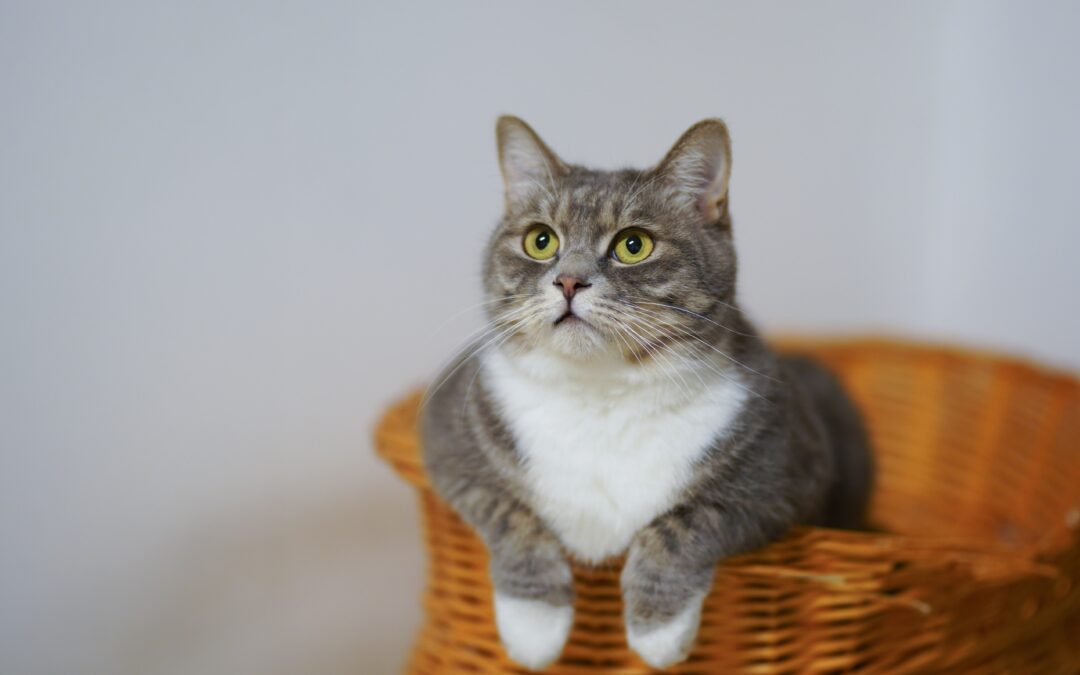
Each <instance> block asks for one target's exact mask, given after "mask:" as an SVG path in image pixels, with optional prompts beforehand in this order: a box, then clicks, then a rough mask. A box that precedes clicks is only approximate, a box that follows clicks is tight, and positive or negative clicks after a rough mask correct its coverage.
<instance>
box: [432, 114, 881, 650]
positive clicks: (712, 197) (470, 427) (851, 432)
mask: <svg viewBox="0 0 1080 675" xmlns="http://www.w3.org/2000/svg"><path fill="white" fill-rule="evenodd" d="M497 138H498V145H499V159H500V163H501V168H502V173H503V177H504V179H505V188H506V193H505V194H506V208H505V213H504V215H503V218H502V221H501V222H500V224H499V225H498V227H497V228H496V229H495V232H494V233H493V234H492V236H491V239H490V242H489V243H488V246H487V251H486V255H485V261H484V268H483V278H484V289H485V293H486V307H487V313H488V317H489V321H490V324H489V327H488V328H489V330H488V332H486V333H485V334H484V336H483V338H482V339H481V340H479V341H477V342H476V344H475V345H474V349H472V350H470V351H471V356H475V357H476V358H471V357H468V358H463V359H458V361H456V362H455V363H453V364H451V366H450V367H449V368H448V369H447V371H446V372H445V373H444V375H443V376H442V378H440V384H439V385H438V387H437V388H435V389H433V391H432V392H431V393H430V395H429V399H428V400H427V401H426V405H425V408H424V412H423V419H422V432H423V452H424V460H425V463H426V466H427V469H428V471H429V473H430V475H431V478H432V481H433V484H434V486H435V489H436V490H437V492H438V493H439V494H440V495H441V496H442V497H443V498H444V499H445V500H446V501H447V502H449V503H450V504H451V505H452V506H453V507H454V509H456V510H457V511H458V513H460V515H461V516H462V518H463V519H464V520H465V521H466V522H468V523H469V524H470V525H471V526H472V527H473V528H475V529H476V531H477V532H478V533H479V534H480V536H481V537H482V539H483V541H484V543H485V544H486V545H487V547H488V549H489V550H490V553H491V576H492V580H493V583H494V587H495V592H496V595H495V617H496V623H497V625H498V629H499V635H500V637H501V638H502V641H503V644H504V645H505V647H506V649H507V651H508V653H509V655H510V656H511V657H512V658H513V659H514V660H515V661H517V662H519V663H521V664H523V665H525V666H528V667H530V668H534V669H537V668H542V667H543V666H545V665H547V664H549V663H550V662H552V661H554V660H555V659H556V658H558V656H559V654H560V653H561V651H562V648H563V645H564V643H565V642H566V638H567V635H568V633H569V631H570V628H571V625H572V623H573V599H574V598H573V594H574V591H573V580H572V577H571V572H570V567H569V565H568V563H567V556H573V557H574V558H576V559H578V560H581V561H584V562H589V563H594V562H599V561H601V560H604V559H606V558H609V557H612V556H618V555H621V554H624V553H625V554H626V560H625V564H624V567H623V571H622V577H621V583H622V593H623V605H624V615H625V620H626V627H627V639H628V641H629V644H630V646H631V647H632V648H633V649H634V650H635V651H636V652H637V653H638V654H639V655H640V656H641V657H642V658H643V659H644V660H645V661H646V662H647V663H649V664H651V665H653V666H656V667H664V666H667V665H670V664H672V663H675V662H678V661H680V660H682V659H684V658H685V657H686V655H687V653H688V652H689V649H690V647H691V646H692V644H693V641H694V637H695V635H696V634H697V628H698V621H699V618H700V614H701V605H702V601H703V599H704V597H705V595H706V593H707V592H708V590H709V587H710V585H711V583H712V578H713V570H714V568H715V566H716V563H717V562H718V561H720V560H722V559H724V558H727V557H728V556H732V555H735V554H739V553H743V552H746V551H750V550H753V549H755V548H758V547H760V546H762V545H764V544H766V543H767V542H769V541H771V540H773V539H775V538H777V537H779V536H781V535H782V534H783V533H784V532H785V531H786V530H787V529H788V528H789V527H790V526H792V525H793V524H796V523H809V524H821V525H830V526H838V527H857V526H859V524H860V523H861V521H862V515H863V511H864V508H865V506H866V502H867V498H868V494H869V490H870V483H871V474H872V469H871V458H870V450H869V447H868V444H867V440H866V435H865V433H864V431H863V427H862V424H861V422H860V419H859V415H858V413H857V412H856V410H855V408H854V406H853V405H852V404H851V402H850V400H849V399H848V398H847V396H846V395H845V394H844V392H843V390H842V389H841V387H840V385H839V384H838V383H837V381H836V380H835V379H834V378H833V377H832V376H831V375H830V374H829V373H828V372H827V371H825V370H824V369H823V368H822V367H821V366H819V365H818V364H816V363H814V362H812V361H810V360H806V359H795V358H788V357H781V356H778V355H776V354H775V353H774V352H772V351H771V350H770V349H769V348H768V346H767V345H766V344H765V343H764V342H763V341H762V340H761V339H760V338H759V337H758V335H757V333H756V331H755V330H754V328H753V326H752V325H751V324H750V323H749V321H748V320H747V319H746V317H745V316H744V315H743V313H742V311H741V310H740V309H739V307H738V305H737V304H736V299H735V277H736V273H735V272H736V259H735V250H734V247H733V244H732V231H731V219H730V216H729V213H728V177H729V176H730V173H731V149H730V142H729V138H728V132H727V128H726V127H725V126H724V124H723V122H721V121H720V120H716V119H710V120H705V121H702V122H699V123H698V124H696V125H694V126H693V127H692V128H690V130H689V131H687V132H686V133H685V134H683V136H682V137H681V138H680V139H679V140H678V142H676V143H675V146H674V147H673V148H672V149H671V150H670V151H669V152H668V154H667V156H666V157H664V159H663V160H662V161H661V162H660V163H659V164H658V165H657V166H655V167H653V168H650V169H647V170H644V171H638V170H631V169H627V170H622V171H593V170H589V169H586V168H583V167H580V166H574V165H570V164H567V163H565V162H563V161H562V160H561V159H559V158H558V157H557V156H556V155H555V154H554V153H553V152H552V151H551V150H550V149H549V148H548V147H547V146H546V145H545V144H544V142H543V141H541V140H540V138H539V136H537V135H536V133H535V132H534V131H533V130H532V129H531V128H529V126H528V125H526V124H525V123H524V122H523V121H521V120H520V119H517V118H514V117H503V118H501V119H499V122H498V125H497Z"/></svg>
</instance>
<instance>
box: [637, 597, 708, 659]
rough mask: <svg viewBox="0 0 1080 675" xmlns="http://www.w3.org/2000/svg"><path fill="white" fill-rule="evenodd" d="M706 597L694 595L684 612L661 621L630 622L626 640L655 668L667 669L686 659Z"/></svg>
mask: <svg viewBox="0 0 1080 675" xmlns="http://www.w3.org/2000/svg"><path fill="white" fill-rule="evenodd" d="M704 599H705V596H704V595H700V596H697V597H695V598H692V599H691V600H690V602H689V603H687V605H686V607H685V608H684V609H683V610H682V611H680V612H679V613H678V614H676V615H675V616H674V617H672V618H671V619H669V620H668V621H664V622H662V623H657V624H648V623H645V624H643V623H641V622H638V621H633V620H631V621H628V622H627V626H626V641H627V642H628V643H629V644H630V648H631V649H633V650H634V651H635V652H637V653H638V656H640V657H641V659H642V660H643V661H644V662H645V663H647V664H649V665H650V666H652V667H653V668H667V667H668V666H670V665H672V664H674V663H678V662H680V661H682V660H684V659H685V658H686V657H687V656H688V655H689V654H690V648H691V647H693V646H694V638H696V637H697V632H698V624H699V623H700V622H701V604H702V602H703V601H704Z"/></svg>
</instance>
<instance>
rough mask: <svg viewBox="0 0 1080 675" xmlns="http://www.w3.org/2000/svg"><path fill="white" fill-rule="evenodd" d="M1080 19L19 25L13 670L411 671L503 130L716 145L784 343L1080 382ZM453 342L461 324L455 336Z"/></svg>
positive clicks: (875, 10)
mask: <svg viewBox="0 0 1080 675" xmlns="http://www.w3.org/2000/svg"><path fill="white" fill-rule="evenodd" d="M1078 30H1080V5H1078V4H1077V3H1069V2H1062V3H1027V2H1024V3H1021V2H1013V3H1001V2H971V3H963V2H914V3H864V2H828V3H794V2H792V3H776V2H764V3H753V4H752V5H751V4H750V3H746V4H731V3H718V2H708V3H680V2H671V3H637V2H619V3H613V2H612V3H572V4H570V3H566V4H560V3H550V2H549V3H524V4H523V3H467V4H460V3H427V4H415V3H412V4H406V3H379V4H375V3H370V4H363V3H300V2H297V3H291V4H273V5H270V4H264V3H216V2H201V3H173V4H171V5H169V4H158V3H147V2H101V3H83V2H49V1H43V2H22V3H13V2H10V1H7V0H5V1H3V2H2V3H0V95H2V106H0V321H2V329H0V448H2V454H0V671H3V672H4V673H53V674H55V673H76V672H77V673H151V672H153V673H229V674H238V673H299V672H303V673H346V672H352V673H383V672H390V671H392V670H394V669H395V668H396V667H397V666H398V665H399V664H400V660H401V658H402V655H403V653H404V650H405V649H406V646H407V644H408V643H409V641H410V639H411V636H412V630H413V628H414V626H415V624H416V621H417V618H418V616H419V608H418V602H417V594H418V589H419V585H420V577H421V573H422V565H423V563H422V558H421V555H420V550H419V545H418V542H417V532H416V528H417V523H416V520H415V512H414V507H413V502H412V495H411V493H410V491H409V490H407V489H406V488H405V487H404V486H403V485H402V484H401V483H400V481H399V480H398V479H397V478H396V477H395V476H394V475H393V474H392V473H391V472H390V471H389V470H387V469H386V468H385V467H384V466H383V465H382V464H380V463H379V462H378V461H377V460H375V459H374V458H373V456H372V449H371V444H370V431H371V427H372V424H373V423H374V421H375V419H376V416H377V414H378V412H379V410H380V409H381V408H382V406H384V405H385V404H386V403H387V402H389V401H391V400H392V399H393V398H394V397H395V396H398V395H400V394H402V393H404V392H406V391H408V390H409V389H410V388H412V387H414V386H417V385H420V384H421V383H423V382H425V381H426V380H427V379H428V378H429V377H430V376H431V374H432V373H433V371H434V369H435V368H436V367H437V366H438V364H439V363H440V362H441V361H442V360H443V359H444V358H445V357H446V356H448V355H449V354H450V353H451V351H452V350H453V348H454V346H455V345H456V344H457V343H459V342H460V341H461V340H462V339H463V338H464V337H465V335H466V334H468V333H469V332H470V331H471V330H472V329H474V328H475V327H477V326H478V323H479V318H478V315H477V314H476V312H474V311H473V312H469V311H466V312H464V313H462V314H460V315H458V316H456V317H454V315H455V313H457V312H458V311H459V310H462V309H465V308H468V307H469V306H470V305H473V304H474V303H476V302H477V301H478V300H479V294H478V269H479V250H480V247H481V244H482V242H483V239H484V237H485V236H486V234H487V232H488V231H489V228H490V227H491V225H492V224H493V222H494V220H495V218H496V217H497V215H498V211H499V208H500V199H501V196H500V190H501V188H500V184H499V180H498V172H497V168H496V164H495V160H494V143H493V131H492V127H493V123H494V119H495V116H496V115H497V114H499V113H502V112H513V113H516V114H519V115H522V116H524V117H525V118H526V119H527V120H529V121H530V122H531V123H533V124H534V126H535V127H536V128H537V129H538V130H539V131H540V133H541V134H543V135H544V136H545V137H546V138H547V140H548V141H549V142H550V143H551V144H552V145H553V146H554V147H555V148H556V149H557V150H558V151H560V152H561V154H563V156H564V157H566V158H567V159H569V160H571V161H581V162H587V163H590V164H594V165H598V166H602V167H616V166H620V165H623V164H647V163H651V162H653V161H655V160H657V159H659V157H660V156H661V155H662V153H663V152H664V151H665V150H666V149H667V147H668V146H669V145H670V144H671V143H672V142H673V141H674V139H675V138H676V137H677V136H678V134H679V133H681V132H682V131H683V130H684V129H685V128H686V127H687V126H689V125H690V124H691V123H692V122H694V121H696V120H697V119H699V118H702V117H706V116H714V115H721V116H723V117H725V118H726V119H727V121H728V122H729V124H730V127H731V130H732V133H733V136H734V142H735V165H734V166H735V170H734V176H733V181H732V190H733V209H734V213H735V217H736V233H737V243H738V245H739V247H740V251H741V256H742V277H741V278H742V287H741V294H742V298H743V301H744V303H745V304H746V306H747V307H749V308H750V310H751V313H752V314H753V316H755V317H757V318H758V319H759V321H760V323H761V324H762V325H763V326H764V327H765V328H766V329H768V330H769V331H771V332H780V331H783V332H810V333H860V332H879V333H888V334H898V335H907V336H915V337H924V338H928V339H934V340H939V339H940V340H948V341H955V342H960V343H964V344H970V345H977V346H986V347H991V348H994V349H999V350H1005V351H1010V352H1015V353H1019V354H1024V355H1028V356H1030V357H1033V358H1036V359H1038V360H1041V361H1044V362H1047V363H1050V364H1056V365H1059V366H1065V367H1070V368H1077V367H1080V317H1078V311H1077V310H1078V309H1080V307H1078V303H1077V301H1076V298H1075V292H1076V290H1077V287H1078V282H1080V265H1077V263H1076V257H1077V250H1078V247H1080V228H1078V223H1077V215H1076V214H1077V213H1078V211H1080V198H1078V196H1077V195H1078V190H1077V187H1076V184H1077V179H1078V177H1080V171H1078V170H1077V162H1078V157H1080V133H1078V131H1077V120H1078V119H1080V92H1078V87H1077V74H1076V73H1077V65H1078V63H1080V47H1078V46H1077V45H1078V43H1077V40H1076V35H1077V34H1078ZM452 317H453V318H452Z"/></svg>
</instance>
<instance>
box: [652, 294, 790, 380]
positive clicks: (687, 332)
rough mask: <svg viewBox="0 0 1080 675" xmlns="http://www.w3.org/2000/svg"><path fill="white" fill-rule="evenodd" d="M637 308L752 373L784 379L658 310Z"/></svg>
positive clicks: (766, 377)
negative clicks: (725, 349)
mask: <svg viewBox="0 0 1080 675" xmlns="http://www.w3.org/2000/svg"><path fill="white" fill-rule="evenodd" d="M637 309H638V310H639V311H641V312H645V313H648V314H649V315H651V316H653V317H655V318H657V319H660V320H663V321H664V324H665V325H666V326H668V327H669V328H671V329H673V330H677V331H679V332H680V333H682V334H683V335H685V336H686V337H689V338H692V339H694V340H697V341H698V342H700V343H701V344H703V345H705V346H706V347H708V348H709V349H711V350H713V351H714V352H716V353H717V354H719V355H720V356H723V357H724V358H725V359H727V360H728V361H731V362H732V363H734V364H736V365H738V366H742V367H743V368H745V369H747V370H749V371H750V372H751V373H754V374H755V375H760V376H761V377H764V378H765V379H768V380H772V381H773V382H782V380H778V379H776V378H775V377H773V376H772V375H769V374H767V373H763V372H761V371H760V370H756V369H755V368H752V367H750V366H748V365H746V364H745V363H743V362H742V361H740V360H738V359H736V358H735V357H734V356H732V355H731V354H728V353H727V352H725V351H724V350H722V349H720V348H719V347H717V346H716V345H714V344H713V343H711V342H709V341H708V340H705V339H704V338H702V337H701V336H700V335H698V334H697V333H695V332H694V331H692V330H690V329H689V328H684V327H682V326H677V325H675V324H673V323H670V322H667V321H666V320H665V317H664V316H663V315H662V314H660V313H658V312H653V311H651V310H647V309H645V308H642V307H638V308H637Z"/></svg>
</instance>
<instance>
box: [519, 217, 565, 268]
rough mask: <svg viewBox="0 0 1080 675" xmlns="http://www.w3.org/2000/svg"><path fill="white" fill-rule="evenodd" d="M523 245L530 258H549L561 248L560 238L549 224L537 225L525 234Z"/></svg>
mask: <svg viewBox="0 0 1080 675" xmlns="http://www.w3.org/2000/svg"><path fill="white" fill-rule="evenodd" d="M522 246H523V247H524V248H525V253H526V254H528V256H529V257H530V258H532V259H534V260H547V259H548V258H551V257H552V256H554V255H555V252H556V251H558V250H559V238H558V237H557V236H555V232H553V231H552V229H551V228H550V227H548V226H547V225H535V226H533V227H532V228H531V229H530V230H529V231H528V232H527V233H526V234H525V241H524V242H522Z"/></svg>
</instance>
